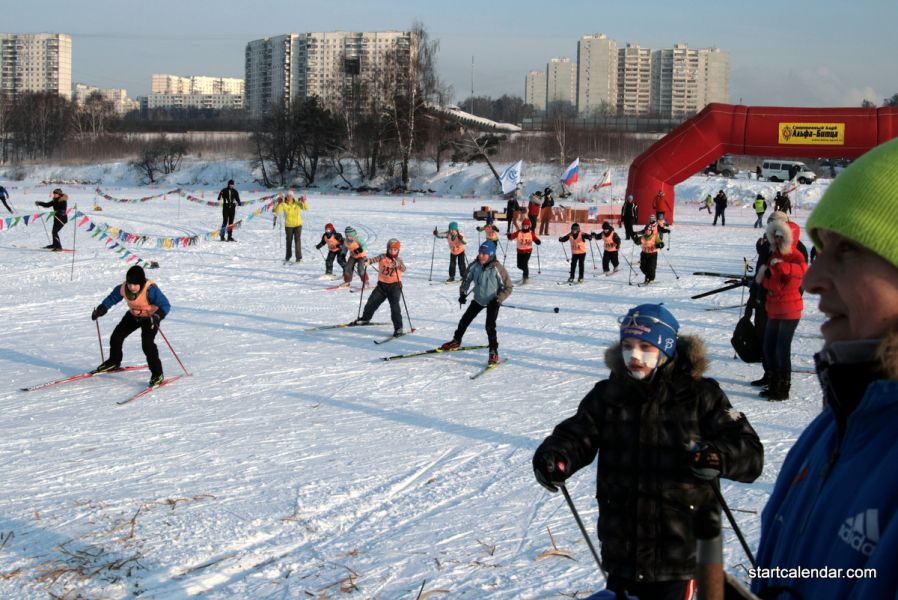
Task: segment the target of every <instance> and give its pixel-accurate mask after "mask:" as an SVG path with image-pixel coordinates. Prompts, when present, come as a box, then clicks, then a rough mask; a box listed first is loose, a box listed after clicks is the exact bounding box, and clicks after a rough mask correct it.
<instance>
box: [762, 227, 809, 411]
mask: <svg viewBox="0 0 898 600" xmlns="http://www.w3.org/2000/svg"><path fill="white" fill-rule="evenodd" d="M766 235H767V239H768V241H769V242H770V250H771V253H770V258H769V259H768V261H767V264H765V265H762V266H761V267H760V269H759V270H758V274H757V279H756V280H757V282H758V283H760V284H761V285H763V286H764V288H765V289H766V290H767V300H766V301H765V304H764V305H765V308H766V309H767V325H766V327H765V328H764V346H763V350H764V361H765V362H766V364H767V367H768V368H769V369H771V374H770V383H769V386H768V387H767V388H766V389H764V390H762V391H761V394H760V395H761V396H763V397H766V398H767V399H768V400H788V399H789V388H790V387H791V382H792V358H791V357H792V338H793V337H794V336H795V329H796V327H798V321H799V320H800V319H801V311H802V309H803V308H804V303H803V302H802V299H801V280H802V278H803V277H804V274H805V271H807V270H808V262H807V259H805V257H804V255H803V254H802V253H801V252H799V251H798V242H799V237H800V235H801V230H800V229H799V227H798V225H797V224H795V223H792V222H786V221H781V220H771V221H770V222H769V223H768V224H767V233H766Z"/></svg>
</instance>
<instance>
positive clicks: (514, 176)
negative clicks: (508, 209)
mask: <svg viewBox="0 0 898 600" xmlns="http://www.w3.org/2000/svg"><path fill="white" fill-rule="evenodd" d="M523 164H524V161H523V160H519V161H518V162H516V163H515V164H513V165H511V166H510V167H508V168H507V169H505V172H504V173H502V177H500V178H499V181H500V182H501V183H502V193H503V194H508V193H511V192H513V191H515V189H516V188H517V187H518V183H519V182H520V181H521V166H522V165H523Z"/></svg>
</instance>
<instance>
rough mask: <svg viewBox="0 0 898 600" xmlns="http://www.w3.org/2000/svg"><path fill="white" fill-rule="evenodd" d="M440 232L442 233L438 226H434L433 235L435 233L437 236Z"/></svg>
mask: <svg viewBox="0 0 898 600" xmlns="http://www.w3.org/2000/svg"><path fill="white" fill-rule="evenodd" d="M439 234H440V232H439V231H437V228H436V227H434V228H433V235H434V236H437V235H439Z"/></svg>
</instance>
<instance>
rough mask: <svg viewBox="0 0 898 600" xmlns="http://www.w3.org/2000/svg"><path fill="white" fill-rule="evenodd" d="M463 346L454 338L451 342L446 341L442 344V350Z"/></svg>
mask: <svg viewBox="0 0 898 600" xmlns="http://www.w3.org/2000/svg"><path fill="white" fill-rule="evenodd" d="M460 347H461V342H457V341H455V340H452V341H451V342H446V343H445V344H443V345H442V346H440V350H455V349H456V348H460Z"/></svg>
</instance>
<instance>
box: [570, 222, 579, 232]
mask: <svg viewBox="0 0 898 600" xmlns="http://www.w3.org/2000/svg"><path fill="white" fill-rule="evenodd" d="M575 229H580V223H571V231H573V230H575Z"/></svg>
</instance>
